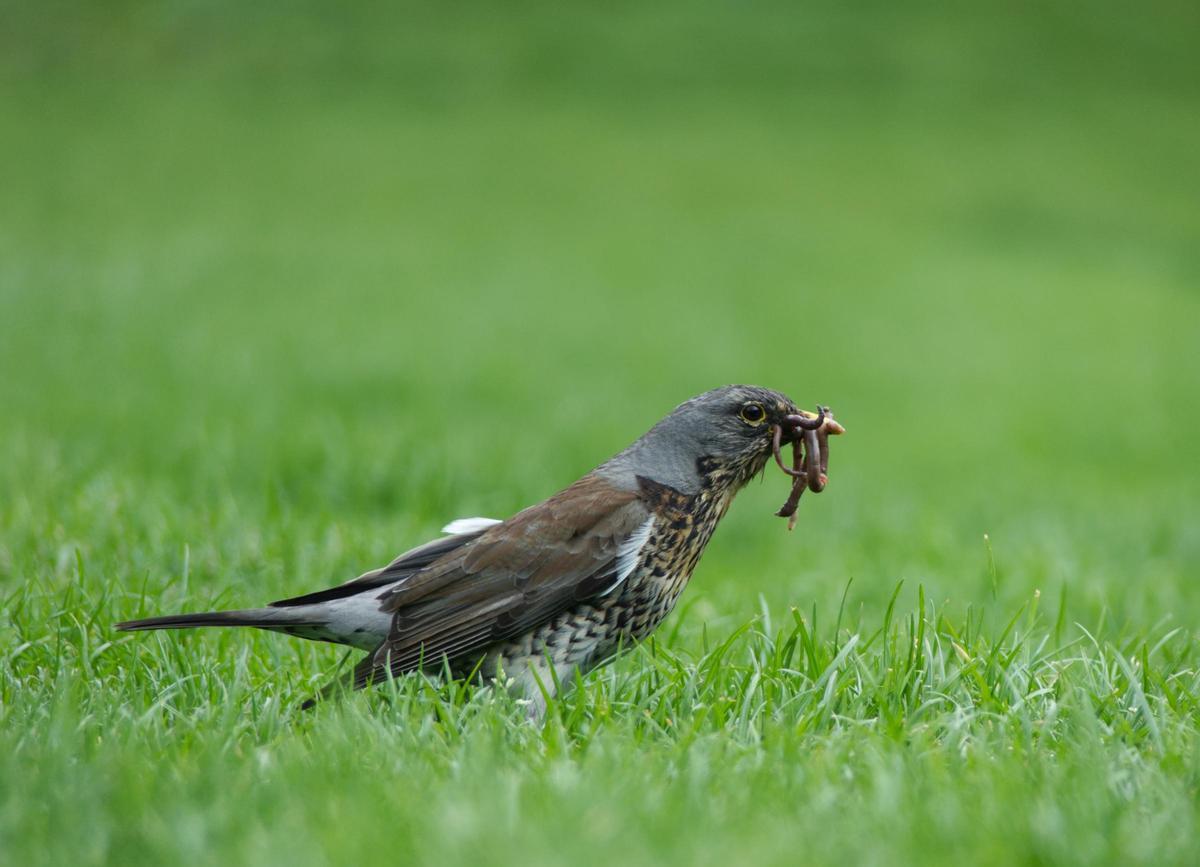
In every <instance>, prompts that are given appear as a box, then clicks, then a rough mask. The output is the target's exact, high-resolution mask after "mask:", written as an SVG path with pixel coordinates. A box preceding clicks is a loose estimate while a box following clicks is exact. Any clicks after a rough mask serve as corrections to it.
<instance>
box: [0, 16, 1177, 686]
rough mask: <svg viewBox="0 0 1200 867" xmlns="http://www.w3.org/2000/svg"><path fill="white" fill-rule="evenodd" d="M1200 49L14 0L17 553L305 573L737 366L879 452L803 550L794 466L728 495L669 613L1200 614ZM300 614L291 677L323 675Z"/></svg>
mask: <svg viewBox="0 0 1200 867" xmlns="http://www.w3.org/2000/svg"><path fill="white" fill-rule="evenodd" d="M1197 32H1200V7H1198V6H1197V5H1196V4H1195V3H1189V2H1151V3H1147V4H1137V5H1130V4H1122V3H1109V2H1098V3H1097V2H1093V3H1087V4H1084V3H1073V2H1052V3H1032V2H1006V3H1000V4H991V5H980V4H974V3H961V2H950V3H947V2H936V3H922V2H918V3H911V4H900V5H897V4H893V3H882V2H861V3H855V4H850V5H847V4H844V3H829V2H818V3H801V4H796V3H755V4H743V3H732V2H701V3H679V4H675V3H669V4H652V5H647V4H633V3H617V4H604V5H599V4H596V5H571V4H536V3H523V2H522V3H512V4H494V5H493V4H482V3H474V2H465V3H456V4H453V5H450V6H446V5H425V4H407V3H400V4H383V3H378V4H376V3H367V4H354V5H351V6H346V7H342V6H331V5H329V4H323V3H315V2H309V3H254V4H240V3H229V2H211V3H195V2H166V3H135V2H120V3H104V4H100V3H95V4H86V3H84V4H79V3H65V2H48V3H26V2H17V3H13V2H4V3H0V125H2V130H0V408H2V410H3V411H2V412H0V498H2V499H0V533H2V535H0V582H2V583H3V585H4V586H6V587H7V588H8V591H9V592H12V590H13V589H14V588H17V587H21V586H28V585H37V586H40V587H43V588H45V589H47V592H50V593H51V594H54V593H69V592H71V591H70V588H71V586H72V585H76V584H78V583H79V582H80V581H86V582H89V583H88V586H90V587H92V588H93V590H96V592H99V590H98V588H105V590H104V592H105V593H108V594H112V596H113V597H114V598H116V599H117V602H116V603H114V607H115V613H117V614H120V615H123V616H133V615H135V614H137V613H139V612H140V611H143V610H152V611H167V610H173V609H174V608H176V607H190V608H195V607H199V606H200V605H202V604H205V603H206V602H214V603H216V604H227V605H243V604H258V603H261V602H262V601H265V600H268V599H272V598H276V597H279V596H282V595H287V594H292V593H298V592H303V591H306V590H309V589H315V588H317V587H321V586H324V585H325V584H327V583H333V582H338V581H341V580H345V579H347V578H349V577H352V576H353V575H355V574H358V573H359V572H361V571H363V570H365V569H367V568H369V567H373V566H376V565H379V564H381V563H382V562H385V561H386V560H387V559H389V558H390V557H391V556H392V555H394V554H395V553H396V552H398V551H400V550H402V549H404V548H406V547H409V546H411V545H413V544H416V543H418V542H420V541H422V540H423V539H425V538H427V537H428V536H429V535H431V534H433V533H435V532H436V531H437V528H438V527H440V526H441V525H442V524H443V523H445V522H446V521H447V520H449V519H451V518H454V517H459V516H468V515H476V514H482V515H494V516H498V517H504V516H506V515H508V514H511V513H512V512H514V511H516V510H518V509H519V508H522V507H523V506H525V505H528V504H530V503H532V502H535V501H537V500H540V499H542V498H543V497H545V496H547V495H548V494H550V493H552V492H554V491H555V490H557V489H558V488H560V487H562V486H564V485H565V484H567V483H568V482H570V481H572V480H573V479H575V478H576V477H577V476H579V475H580V474H582V473H583V472H585V471H586V470H588V469H590V468H591V467H592V466H594V465H595V464H596V463H598V462H599V461H600V460H602V459H604V458H606V457H607V456H608V455H610V454H611V453H613V452H615V451H616V450H618V449H619V448H621V447H623V446H624V445H625V444H627V443H628V442H629V441H630V440H632V439H633V438H634V437H636V436H637V435H639V434H640V433H641V432H642V431H643V430H644V429H645V428H647V427H648V426H649V425H650V424H651V423H652V422H654V421H655V420H656V419H657V418H659V417H660V416H661V415H663V414H664V413H665V412H667V411H668V410H669V409H670V408H672V407H673V406H674V405H675V404H677V403H679V402H680V401H682V400H684V399H685V398H687V397H690V396H692V395H693V394H696V393H698V392H700V391H703V390H706V389H708V388H711V387H713V386H716V385H720V384H724V383H728V382H751V383H756V384H761V385H766V386H770V387H774V388H779V389H781V390H783V391H785V392H787V393H788V394H790V395H791V396H792V397H793V398H794V399H796V400H797V401H798V402H799V403H801V404H802V405H806V406H814V405H815V404H817V403H818V402H820V403H828V404H830V405H832V407H833V408H834V410H835V411H836V413H837V415H838V418H839V419H841V420H842V421H843V423H844V424H845V425H846V427H847V429H848V431H849V435H848V436H846V437H844V438H842V439H841V440H840V441H838V442H836V443H835V445H836V446H837V448H836V449H835V450H834V455H833V461H832V467H831V477H832V480H831V484H830V486H829V488H828V490H827V491H826V492H825V493H824V494H823V495H822V496H820V497H811V498H805V500H804V501H803V502H802V504H801V510H800V523H799V526H798V527H797V529H796V531H795V532H794V533H792V534H788V533H786V532H785V531H784V524H783V522H782V521H780V520H779V519H776V518H774V517H772V515H771V513H772V512H773V511H774V509H775V508H776V507H778V505H779V504H780V503H781V502H782V500H783V498H784V496H785V493H786V489H787V485H786V483H785V481H784V479H783V478H782V477H781V476H778V475H777V474H774V473H768V475H767V477H766V479H765V482H764V483H763V484H761V485H755V486H752V487H751V488H750V489H748V490H747V491H746V492H745V493H744V494H743V495H742V496H741V497H740V499H739V501H738V503H737V504H736V505H735V507H734V509H733V510H732V511H731V513H730V515H729V517H728V518H727V521H726V523H725V525H723V527H722V528H721V530H720V531H719V532H718V534H717V536H716V538H715V540H714V543H713V545H712V547H711V549H710V551H709V553H708V555H707V556H706V558H705V560H704V561H703V563H702V564H701V566H700V568H699V570H698V572H697V575H696V577H695V580H694V581H693V583H692V586H691V587H690V588H689V590H688V593H687V594H686V595H685V597H684V603H683V607H684V609H685V610H684V611H683V612H682V613H681V615H677V618H679V620H680V623H677V624H676V625H677V626H681V628H680V629H679V631H678V633H677V635H676V636H675V638H674V639H672V640H673V641H675V642H677V643H678V644H679V645H680V646H684V647H687V646H692V645H694V644H696V642H698V641H699V636H700V634H701V632H702V630H703V629H704V628H705V627H707V629H708V630H709V631H710V632H711V633H714V634H721V633H722V632H728V631H729V630H730V629H732V628H733V626H735V625H737V624H740V623H743V622H745V621H746V620H748V619H749V618H750V617H752V616H753V615H754V614H755V613H757V612H758V611H759V609H760V605H761V604H762V603H763V602H765V603H766V604H767V605H768V606H770V607H772V608H773V609H775V610H785V609H786V607H787V606H791V605H795V606H799V607H801V608H803V609H806V610H807V609H808V608H809V607H810V606H813V605H815V606H816V607H817V610H818V611H821V612H823V616H825V615H827V614H832V613H835V612H836V606H837V603H838V600H839V599H840V598H841V595H842V593H843V591H844V590H845V588H846V584H847V581H849V580H850V579H853V584H852V585H851V587H850V590H849V594H848V604H849V606H850V608H851V610H852V611H855V612H862V616H864V617H871V616H875V614H877V613H878V612H879V611H881V610H882V609H883V607H884V606H885V605H886V604H887V601H888V597H889V595H890V593H891V591H892V589H893V588H894V586H895V585H896V583H897V582H898V581H900V580H904V581H905V582H906V587H908V588H909V589H910V590H911V588H913V587H914V586H915V585H916V584H917V583H921V584H924V586H925V587H926V590H927V593H928V594H929V596H930V598H932V599H935V600H937V601H938V602H939V604H942V605H943V606H944V607H946V608H947V609H948V610H951V611H955V610H957V611H960V612H961V611H963V610H965V609H966V608H968V607H971V608H979V607H984V608H988V609H989V610H990V609H992V608H994V609H996V610H999V612H1000V613H1001V614H1002V615H1005V616H1006V615H1007V614H1008V613H1009V612H1011V611H1012V610H1014V609H1015V606H1017V605H1019V604H1021V603H1023V602H1026V601H1028V600H1029V599H1030V598H1031V597H1032V596H1033V595H1034V593H1035V592H1040V593H1041V594H1042V595H1043V596H1044V597H1048V598H1050V599H1053V600H1055V601H1056V603H1057V600H1059V599H1060V598H1062V597H1063V595H1064V594H1065V598H1066V599H1067V603H1068V606H1069V615H1068V619H1069V620H1071V621H1074V620H1078V621H1079V622H1081V623H1085V624H1087V625H1088V628H1089V629H1092V628H1096V627H1097V626H1098V625H1099V624H1109V625H1111V626H1113V628H1115V629H1116V630H1118V631H1120V630H1123V629H1125V630H1138V629H1146V628H1150V627H1151V626H1154V625H1158V624H1162V623H1168V624H1170V625H1175V626H1186V627H1189V628H1190V627H1191V626H1192V625H1193V624H1194V622H1195V618H1196V617H1197V615H1200V581H1197V580H1196V579H1197V577H1200V576H1198V575H1197V571H1198V570H1197V567H1198V565H1200V530H1197V522H1196V516H1197V513H1198V509H1200V484H1198V481H1200V479H1198V478H1197V475H1198V474H1197V471H1196V459H1195V457H1194V454H1193V451H1194V438H1195V431H1196V430H1197V428H1198V426H1200V351H1198V347H1200V292H1198V286H1200V62H1198V61H1197V56H1198V55H1197V52H1196V50H1195V36H1196V33H1197ZM985 534H987V535H988V539H989V540H990V549H991V550H990V553H989V548H988V543H985V539H984V536H985ZM142 593H144V594H145V597H146V598H145V599H144V600H142V599H141V596H140V595H139V594H142ZM123 594H127V595H123ZM760 597H761V599H760ZM68 598H69V597H68ZM903 598H905V599H906V600H909V601H911V593H907V595H905V596H904V597H903ZM14 616H15V615H14ZM1002 619H1004V618H1002ZM108 638H111V636H108ZM195 640H196V641H198V642H201V641H205V640H208V641H214V642H222V643H221V644H218V645H215V646H217V647H222V648H227V649H234V648H242V647H245V643H246V641H247V640H248V639H247V637H246V636H239V637H236V638H231V637H227V636H222V637H220V638H217V637H214V636H208V637H207V638H205V639H200V638H199V637H197V638H196V639H195ZM271 641H272V639H271V638H270V637H267V638H264V639H261V640H259V639H254V642H255V643H254V645H253V647H254V648H256V652H258V649H261V648H265V647H267V646H268V644H270V643H271ZM148 646H149V647H150V649H151V652H153V649H154V647H155V646H157V645H148ZM192 646H200V645H199V644H197V645H192ZM272 646H273V647H274V648H275V649H274V650H272V652H273V653H274V654H275V657H274V659H273V660H271V661H268V662H267V663H264V666H265V667H266V668H267V669H269V670H271V671H273V672H275V673H276V675H275V676H277V677H280V678H292V679H293V681H292V682H311V681H313V680H314V679H319V677H320V676H321V673H322V672H323V671H327V670H328V668H329V667H331V666H332V664H333V662H334V661H335V660H336V658H337V655H336V653H335V652H334V651H329V650H324V649H315V650H314V649H312V648H310V647H305V648H298V647H294V646H293V644H292V643H290V642H282V641H281V640H275V643H274V644H273V645H272ZM62 676H69V675H62Z"/></svg>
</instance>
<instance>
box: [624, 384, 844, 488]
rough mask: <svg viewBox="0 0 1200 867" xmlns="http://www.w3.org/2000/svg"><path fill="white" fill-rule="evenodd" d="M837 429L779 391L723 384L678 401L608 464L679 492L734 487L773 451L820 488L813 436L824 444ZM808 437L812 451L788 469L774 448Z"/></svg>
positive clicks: (822, 412) (820, 469)
mask: <svg viewBox="0 0 1200 867" xmlns="http://www.w3.org/2000/svg"><path fill="white" fill-rule="evenodd" d="M842 432H843V429H842V427H841V425H839V424H838V423H837V422H835V421H833V418H832V417H831V416H830V415H829V414H828V412H827V411H826V410H823V409H822V410H819V411H818V412H817V413H810V412H805V411H803V410H801V409H799V408H798V407H797V406H796V404H795V403H794V402H793V401H792V399H791V398H789V397H788V396H787V395H785V394H782V393H780V392H778V391H772V390H770V389H767V388H760V387H758V386H753V385H727V386H723V387H722V388H715V389H713V390H712V391H706V392H705V393H704V394H701V395H699V396H697V397H694V398H692V399H691V400H689V401H686V402H685V403H682V404H680V405H679V406H677V407H676V408H675V409H674V410H673V411H672V412H671V413H670V414H669V415H667V416H666V417H665V418H664V419H662V421H660V422H659V423H658V424H656V425H655V426H654V427H653V428H651V429H650V430H649V431H647V432H646V433H645V434H644V435H643V436H642V437H641V438H640V439H639V440H638V441H637V442H635V443H634V444H633V445H631V446H630V447H629V448H628V449H626V450H625V451H624V452H622V453H621V454H619V455H617V456H616V457H615V458H613V460H612V461H610V462H609V464H608V465H614V464H615V465H617V466H618V467H620V468H628V470H630V471H632V472H633V473H635V474H637V475H639V476H644V477H647V478H651V479H653V480H654V481H657V482H660V483H662V484H666V485H669V486H671V487H673V488H675V489H677V490H679V491H681V492H683V493H695V492H696V491H697V490H699V488H700V487H702V486H703V485H705V484H714V483H715V484H720V485H721V486H723V487H727V488H729V489H730V490H731V492H732V491H736V490H737V489H738V488H741V487H742V486H743V485H745V484H746V482H748V481H749V480H750V479H751V478H753V477H754V475H755V474H756V473H758V472H759V471H761V470H762V469H763V467H764V466H765V465H766V463H767V461H768V460H769V459H770V458H771V455H772V453H774V454H775V456H776V458H777V459H778V460H779V464H780V466H781V467H782V468H783V469H784V471H785V472H788V473H789V474H790V475H792V476H793V477H797V478H799V476H798V475H797V474H803V480H804V485H805V486H807V487H808V488H809V489H810V490H820V489H821V487H823V486H824V478H823V476H824V472H823V469H824V468H823V467H822V466H821V463H822V460H821V455H820V449H819V446H818V437H819V438H820V440H821V441H824V439H825V438H827V437H828V436H829V435H830V434H840V433H842ZM806 438H807V440H809V441H811V444H810V447H809V448H810V450H809V451H808V452H806V455H805V459H804V460H803V461H802V460H801V459H800V458H799V456H797V459H796V460H795V461H794V462H793V468H792V469H791V470H789V469H788V468H787V467H785V466H784V465H783V461H782V459H781V458H779V449H780V447H781V446H783V445H786V444H788V443H792V444H793V445H796V446H799V445H800V444H802V443H805V442H806ZM826 452H827V449H826ZM809 455H811V458H810V457H809ZM826 459H827V458H826ZM608 465H606V466H608ZM793 511H794V507H793Z"/></svg>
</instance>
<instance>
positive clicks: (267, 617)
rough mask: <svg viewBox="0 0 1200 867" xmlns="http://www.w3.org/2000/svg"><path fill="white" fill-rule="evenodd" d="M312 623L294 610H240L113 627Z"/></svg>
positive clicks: (149, 619)
mask: <svg viewBox="0 0 1200 867" xmlns="http://www.w3.org/2000/svg"><path fill="white" fill-rule="evenodd" d="M310 623H312V621H311V620H310V619H309V618H308V617H306V616H305V615H304V614H302V613H300V612H299V611H297V610H295V609H287V608H243V609H241V610H240V611H202V612H200V613H198V614H167V615H165V616H163V617H146V618H144V619H142V620H126V621H124V622H123V623H118V624H116V626H115V627H114V628H115V629H117V630H119V631H121V632H137V631H140V630H145V629H191V628H193V627H196V626H254V627H257V628H259V629H278V630H282V631H287V630H288V629H289V628H294V627H297V626H304V625H306V624H310Z"/></svg>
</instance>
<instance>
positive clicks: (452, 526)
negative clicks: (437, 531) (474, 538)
mask: <svg viewBox="0 0 1200 867" xmlns="http://www.w3.org/2000/svg"><path fill="white" fill-rule="evenodd" d="M499 523H502V522H501V521H498V520H496V519H495V518H459V519H458V520H457V521H451V522H450V523H449V524H447V525H446V526H444V527H442V532H443V533H448V534H450V535H451V536H461V535H462V534H463V533H478V532H479V531H480V530H486V529H487V528H488V527H492V526H494V525H496V524H499Z"/></svg>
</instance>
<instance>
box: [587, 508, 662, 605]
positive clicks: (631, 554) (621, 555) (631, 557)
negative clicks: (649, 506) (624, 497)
mask: <svg viewBox="0 0 1200 867" xmlns="http://www.w3.org/2000/svg"><path fill="white" fill-rule="evenodd" d="M653 530H654V516H653V515H651V516H650V517H649V518H647V519H646V520H645V521H643V522H642V525H641V526H640V527H638V528H637V529H636V530H634V531H633V532H632V533H631V534H630V535H629V538H628V539H626V540H625V541H624V542H622V543H621V544H620V546H619V547H618V548H617V575H616V578H615V579H614V580H613V583H612V585H611V586H610V587H608V588H607V589H605V590H604V591H603V592H602V593H601V594H600V595H601V596H607V595H608V594H609V593H612V592H613V591H614V590H616V589H617V588H618V587H620V586H621V585H622V584H624V583H625V579H626V578H628V577H629V576H630V575H631V574H632V573H633V567H634V566H636V565H637V563H638V558H639V557H640V555H641V553H642V548H644V547H645V546H646V543H647V542H648V541H650V533H651V532H652V531H653Z"/></svg>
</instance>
